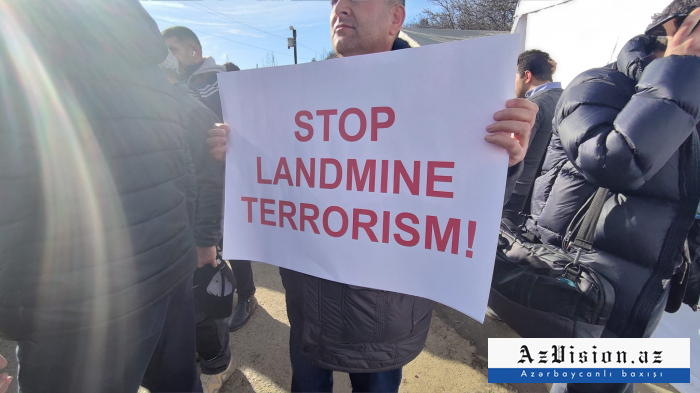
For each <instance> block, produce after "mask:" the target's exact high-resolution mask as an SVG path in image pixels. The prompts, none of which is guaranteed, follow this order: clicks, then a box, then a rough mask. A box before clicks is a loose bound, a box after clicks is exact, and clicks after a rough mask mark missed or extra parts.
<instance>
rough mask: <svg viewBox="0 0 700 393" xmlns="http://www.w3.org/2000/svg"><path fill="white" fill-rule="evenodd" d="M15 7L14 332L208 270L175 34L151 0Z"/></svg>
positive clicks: (46, 326) (97, 312)
mask: <svg viewBox="0 0 700 393" xmlns="http://www.w3.org/2000/svg"><path fill="white" fill-rule="evenodd" d="M4 4H5V9H4V10H3V11H5V12H4V13H3V14H0V25H2V28H7V29H9V30H8V31H12V34H9V35H7V34H5V35H4V38H5V39H4V40H0V75H2V77H1V78H0V95H1V97H2V99H0V102H2V103H3V104H2V105H0V119H2V120H0V335H2V336H4V337H9V338H12V339H19V338H25V339H26V338H30V337H31V336H33V335H40V334H47V333H51V332H61V331H67V330H73V329H77V328H80V327H83V326H89V325H93V324H99V323H103V322H104V321H107V320H110V319H115V318H120V317H124V316H127V315H136V314H138V313H139V312H141V311H143V310H145V309H146V308H147V307H148V306H149V305H151V304H153V303H154V302H156V301H158V300H159V299H160V298H162V297H164V296H166V295H167V294H168V293H169V292H170V291H171V290H172V289H173V288H174V287H175V286H177V285H178V284H179V283H181V282H182V281H183V280H184V279H185V278H186V277H188V276H189V275H191V274H192V272H193V271H194V270H195V268H196V265H197V254H196V248H195V243H194V237H193V234H192V229H191V227H190V224H189V221H188V212H187V208H186V199H187V196H186V191H185V185H184V183H183V181H184V179H185V178H186V174H187V170H188V169H187V166H188V164H187V152H186V140H185V129H184V127H183V124H185V122H184V119H182V118H181V116H182V113H183V112H184V111H183V110H182V108H181V106H180V104H179V101H178V97H177V93H176V92H175V90H174V87H173V86H172V85H171V84H170V83H169V82H168V81H167V80H166V78H165V76H164V75H163V74H162V72H161V71H160V70H159V69H158V67H157V64H158V63H159V62H160V61H162V60H163V59H164V58H165V56H166V54H167V49H166V47H165V44H164V42H163V39H162V37H161V35H160V32H159V31H158V28H157V26H156V24H155V22H154V21H153V20H152V19H151V18H150V17H149V16H148V14H147V13H146V12H145V10H144V9H143V8H142V7H141V5H140V4H139V2H138V1H137V0H56V1H50V2H45V1H43V0H8V1H6V2H4ZM8 11H9V12H8ZM10 45H11V46H10ZM18 47H21V48H22V50H21V51H19V52H17V51H16V48H18Z"/></svg>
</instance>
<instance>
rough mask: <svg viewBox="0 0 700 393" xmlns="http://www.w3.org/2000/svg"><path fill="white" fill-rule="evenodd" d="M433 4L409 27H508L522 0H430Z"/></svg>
mask: <svg viewBox="0 0 700 393" xmlns="http://www.w3.org/2000/svg"><path fill="white" fill-rule="evenodd" d="M428 2H429V3H430V4H431V5H432V7H431V8H426V9H424V10H423V11H422V13H421V15H420V16H419V17H418V19H417V20H415V21H414V22H411V23H409V24H407V27H422V28H436V29H457V30H495V31H508V30H510V28H511V25H512V24H513V14H514V13H515V8H516V7H517V5H518V0H428Z"/></svg>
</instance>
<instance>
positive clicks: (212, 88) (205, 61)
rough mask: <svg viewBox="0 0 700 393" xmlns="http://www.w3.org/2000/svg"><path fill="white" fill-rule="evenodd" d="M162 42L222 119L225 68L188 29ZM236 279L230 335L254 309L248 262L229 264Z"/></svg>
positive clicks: (168, 33)
mask: <svg viewBox="0 0 700 393" xmlns="http://www.w3.org/2000/svg"><path fill="white" fill-rule="evenodd" d="M162 34H163V38H164V39H165V43H166V45H167V46H168V49H170V51H171V52H172V54H173V56H174V57H175V58H176V59H177V62H178V69H179V77H180V80H181V81H182V82H183V83H184V84H186V85H187V87H189V89H190V92H191V93H192V95H193V96H194V97H195V98H197V99H198V100H200V101H201V102H202V103H203V104H204V105H206V106H207V108H209V109H211V110H212V111H213V112H214V113H216V115H217V116H218V117H219V119H223V115H222V109H221V97H220V96H219V82H218V79H217V76H216V74H218V73H219V72H225V71H226V68H225V67H224V66H220V65H217V64H216V61H215V60H214V58H213V57H206V58H205V57H202V45H201V44H200V42H199V38H197V35H196V34H195V33H194V32H193V31H192V30H190V29H189V28H187V27H184V26H172V27H169V28H167V29H165V30H163V33H162ZM229 263H230V264H231V268H232V269H233V274H234V275H235V277H236V282H237V285H238V287H237V289H236V290H237V292H238V304H237V305H236V308H235V309H234V311H233V315H232V316H231V318H230V320H229V331H232V332H233V331H236V330H238V329H241V328H242V327H243V326H245V324H246V323H248V321H249V320H250V318H251V317H252V316H253V314H254V313H255V310H256V309H257V305H258V303H257V300H256V299H255V282H254V281H253V268H252V265H251V261H241V260H235V261H229Z"/></svg>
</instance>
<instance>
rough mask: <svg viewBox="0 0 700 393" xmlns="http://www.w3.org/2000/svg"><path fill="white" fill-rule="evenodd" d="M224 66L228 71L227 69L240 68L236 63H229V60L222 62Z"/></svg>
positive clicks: (235, 69)
mask: <svg viewBox="0 0 700 393" xmlns="http://www.w3.org/2000/svg"><path fill="white" fill-rule="evenodd" d="M224 67H226V72H229V71H240V70H241V69H240V68H239V67H238V66H237V65H235V64H233V63H231V62H230V61H229V62H226V63H224Z"/></svg>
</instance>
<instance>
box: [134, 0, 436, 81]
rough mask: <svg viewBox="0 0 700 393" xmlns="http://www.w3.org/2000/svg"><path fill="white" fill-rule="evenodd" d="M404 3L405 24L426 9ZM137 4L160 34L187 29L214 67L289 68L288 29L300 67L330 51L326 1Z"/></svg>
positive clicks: (157, 0)
mask: <svg viewBox="0 0 700 393" xmlns="http://www.w3.org/2000/svg"><path fill="white" fill-rule="evenodd" d="M406 3H407V4H406V13H407V15H406V22H410V21H412V20H414V19H415V17H416V16H418V14H420V12H421V11H422V10H423V9H424V8H426V7H427V6H428V3H427V0H409V1H407V2H406ZM141 4H142V5H143V6H144V8H145V9H146V10H147V11H148V12H149V13H150V14H151V16H152V17H153V19H155V21H156V22H157V23H158V27H160V29H161V30H163V29H165V28H167V27H170V26H174V25H182V26H187V27H189V28H190V29H192V30H193V31H194V32H195V33H196V34H197V36H198V37H199V40H200V42H201V43H202V52H203V54H204V55H205V56H212V57H214V59H215V60H216V62H217V64H223V63H224V62H226V61H231V62H233V63H235V64H236V65H238V66H239V67H240V68H241V69H249V68H255V67H256V65H257V66H259V67H264V66H266V65H268V64H269V57H270V55H274V58H275V61H276V64H277V65H286V64H294V50H293V49H287V37H291V36H292V32H291V30H289V26H294V28H295V29H296V31H297V46H298V48H297V57H298V62H299V63H306V62H309V61H311V59H313V58H316V59H317V60H320V59H323V58H324V56H323V54H324V53H325V52H327V51H330V50H331V49H332V46H331V40H330V27H329V20H330V10H331V6H330V0H202V1H163V0H153V1H148V0H142V1H141Z"/></svg>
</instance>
